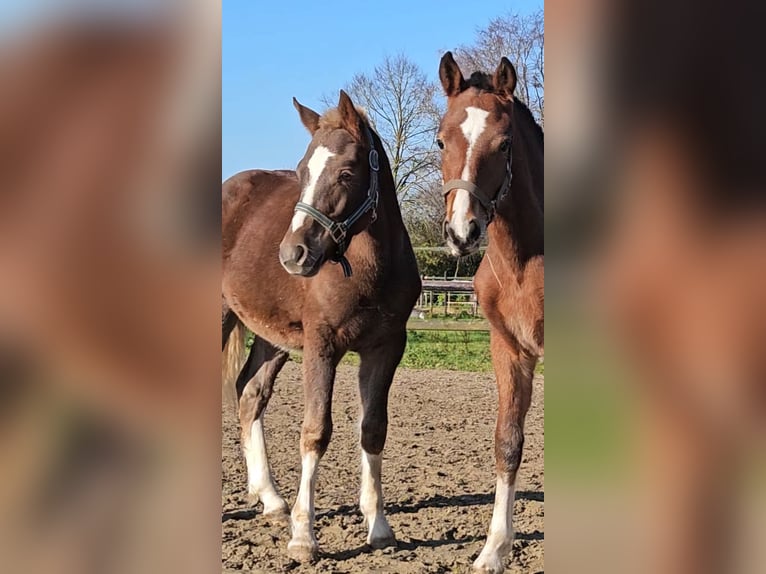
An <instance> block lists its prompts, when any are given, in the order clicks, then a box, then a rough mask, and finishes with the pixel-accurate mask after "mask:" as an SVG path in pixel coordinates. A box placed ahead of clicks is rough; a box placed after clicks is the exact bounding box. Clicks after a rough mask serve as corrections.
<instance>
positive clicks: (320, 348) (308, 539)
mask: <svg viewBox="0 0 766 574" xmlns="http://www.w3.org/2000/svg"><path fill="white" fill-rule="evenodd" d="M338 358H339V357H337V356H336V355H335V353H334V352H333V350H332V349H330V348H329V347H328V345H327V344H326V343H324V342H319V341H317V342H315V343H314V344H311V345H307V346H306V347H305V348H304V354H303V396H304V401H305V411H304V416H303V427H302V429H301V482H300V487H299V489H298V497H297V499H296V501H295V505H294V506H293V510H292V513H291V515H290V522H291V527H292V538H291V539H290V542H289V543H288V545H287V552H288V554H289V555H290V557H291V558H293V559H294V560H297V561H299V562H312V561H314V560H316V558H317V555H318V553H319V545H318V544H317V541H316V537H315V536H314V491H315V489H316V476H317V470H318V468H319V461H320V460H321V458H322V456H323V455H324V453H325V451H326V450H327V446H328V445H329V444H330V437H331V435H332V389H333V383H334V381H335V366H336V364H337V360H338Z"/></svg>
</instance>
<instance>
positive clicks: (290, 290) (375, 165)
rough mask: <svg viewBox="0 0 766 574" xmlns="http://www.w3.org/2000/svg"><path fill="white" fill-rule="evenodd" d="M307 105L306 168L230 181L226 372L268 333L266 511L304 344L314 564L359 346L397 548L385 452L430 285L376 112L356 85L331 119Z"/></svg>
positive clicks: (260, 404)
mask: <svg viewBox="0 0 766 574" xmlns="http://www.w3.org/2000/svg"><path fill="white" fill-rule="evenodd" d="M293 104H294V105H295V107H296V109H297V110H298V113H299V115H300V118H301V121H302V122H303V125H304V126H305V127H306V128H307V129H308V131H309V132H310V133H311V136H312V140H311V143H310V144H309V147H308V150H307V152H306V155H305V156H304V157H303V159H302V160H301V161H300V162H299V164H298V168H297V170H296V172H292V171H261V170H254V171H246V172H242V173H239V174H237V175H235V176H233V177H231V178H230V179H228V180H227V181H226V182H224V184H223V197H222V201H223V299H224V302H223V344H224V349H225V351H226V355H227V356H226V360H225V361H224V366H225V367H226V366H227V365H228V366H229V367H230V368H229V373H234V374H236V371H235V370H232V368H231V367H232V366H233V364H234V362H235V361H237V360H238V359H240V357H241V355H239V353H241V352H242V346H243V345H242V343H243V338H244V333H245V330H244V327H247V328H249V329H250V330H251V331H252V332H253V333H254V334H255V341H254V343H253V346H252V348H251V350H250V354H249V356H248V357H247V360H246V361H245V364H244V366H243V368H242V371H241V372H240V373H239V376H238V378H237V379H236V390H237V396H238V399H239V419H240V424H241V432H242V435H241V436H242V439H241V440H242V448H243V451H244V455H245V460H246V463H247V471H248V491H249V494H250V495H251V497H253V498H254V499H255V501H258V500H260V501H261V502H262V503H263V512H264V514H271V513H283V512H285V511H286V509H287V505H286V504H285V501H284V500H283V499H282V498H281V497H280V495H279V493H278V491H277V488H276V486H275V484H274V481H273V479H272V477H271V472H270V467H269V463H268V460H267V456H266V444H265V440H264V433H263V413H264V410H265V409H266V406H267V404H268V402H269V398H270V396H271V392H272V388H273V385H274V380H275V378H276V376H277V374H278V373H279V371H280V369H281V368H282V366H283V365H284V364H285V362H286V361H287V358H288V351H287V350H288V349H302V350H303V392H304V403H305V413H304V418H303V428H302V431H301V440H300V449H301V460H302V473H301V481H300V488H299V490H298V497H297V501H296V503H295V506H294V507H293V509H292V513H291V525H292V539H291V540H290V542H289V544H288V553H289V554H290V555H291V557H293V558H295V559H296V560H299V561H311V560H314V559H315V558H316V556H317V553H318V546H317V541H316V538H315V536H314V488H315V482H316V474H317V467H318V465H319V461H320V459H321V458H322V455H323V454H324V453H325V450H326V449H327V445H328V443H329V442H330V435H331V433H332V414H331V403H332V390H333V382H334V379H335V369H336V366H337V364H338V362H339V361H340V359H341V358H342V357H343V355H344V354H345V353H346V352H347V351H349V350H351V351H356V352H358V353H359V356H360V361H361V362H360V367H359V392H360V396H361V406H362V421H361V446H362V479H361V496H360V506H361V510H362V513H363V514H364V517H365V520H366V523H367V525H368V528H369V534H368V536H367V543H368V544H370V545H371V546H372V547H375V548H380V547H384V546H388V545H391V544H394V543H395V538H394V534H393V532H392V530H391V528H390V526H389V525H388V522H387V520H386V518H385V516H384V515H383V494H382V489H381V458H382V454H381V453H382V451H383V446H384V444H385V441H386V431H387V425H388V412H387V408H388V392H389V388H390V386H391V382H392V380H393V376H394V371H395V370H396V367H397V366H398V364H399V361H400V359H401V357H402V353H403V352H404V346H405V342H406V324H407V319H408V317H409V314H410V312H411V310H412V308H413V306H414V304H415V301H416V299H417V297H418V295H419V293H420V279H419V276H418V270H417V264H416V261H415V255H414V253H413V251H412V246H411V244H410V239H409V236H408V235H407V231H406V229H405V227H404V224H403V222H402V216H401V213H400V211H399V204H398V202H397V198H396V193H395V186H394V180H393V177H392V175H391V167H390V165H389V162H388V158H387V157H386V154H385V151H384V149H383V145H382V143H381V140H380V138H379V136H378V135H377V134H376V133H375V132H374V131H373V130H372V128H371V127H370V124H369V122H368V120H367V119H366V117H365V116H364V115H363V114H362V113H360V112H359V111H358V110H356V109H355V108H354V105H353V103H352V102H351V99H350V98H349V97H348V95H347V94H346V93H345V92H343V91H341V93H340V100H339V103H338V107H337V109H332V110H330V111H328V112H327V113H325V114H324V115H322V116H320V115H319V114H317V113H316V112H314V111H313V110H310V109H309V108H306V107H304V106H302V105H301V104H299V103H298V102H297V101H296V100H293ZM280 240H281V243H280ZM328 261H329V262H338V263H341V265H339V266H336V265H328V264H327V262H328ZM230 335H231V336H232V338H233V340H229V338H230ZM227 341H228V343H229V344H228V345H227ZM232 343H236V344H232ZM231 379H233V377H231Z"/></svg>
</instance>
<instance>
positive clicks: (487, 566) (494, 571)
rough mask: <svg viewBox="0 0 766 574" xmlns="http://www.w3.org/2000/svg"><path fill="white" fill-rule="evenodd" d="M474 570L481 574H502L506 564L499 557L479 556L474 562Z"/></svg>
mask: <svg viewBox="0 0 766 574" xmlns="http://www.w3.org/2000/svg"><path fill="white" fill-rule="evenodd" d="M473 572H476V573H481V574H502V573H503V572H505V565H504V564H503V561H502V560H500V559H499V558H497V557H495V558H485V557H482V556H479V557H478V558H477V559H476V562H474V563H473Z"/></svg>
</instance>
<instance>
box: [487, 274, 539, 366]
mask: <svg viewBox="0 0 766 574" xmlns="http://www.w3.org/2000/svg"><path fill="white" fill-rule="evenodd" d="M538 283H539V282H538V281H537V277H536V273H535V274H534V275H527V274H525V275H524V276H522V280H521V281H519V280H518V279H517V277H510V278H509V279H508V280H506V281H501V280H500V279H499V278H498V277H497V274H496V272H493V271H492V269H491V268H490V267H489V265H487V266H486V267H485V265H484V263H482V266H481V267H480V269H479V272H478V273H477V274H476V278H475V280H474V285H475V288H476V292H477V299H478V301H479V305H480V306H481V308H482V310H483V312H484V314H485V316H486V317H487V319H488V320H489V322H490V325H492V327H493V328H495V329H497V330H498V331H499V332H500V333H501V334H502V335H503V338H504V339H505V340H506V341H507V342H508V344H511V345H514V346H517V345H520V346H522V347H524V348H525V349H526V350H528V351H530V352H533V353H535V354H539V353H541V352H542V347H543V334H542V333H543V331H542V324H543V291H542V283H540V284H539V285H538Z"/></svg>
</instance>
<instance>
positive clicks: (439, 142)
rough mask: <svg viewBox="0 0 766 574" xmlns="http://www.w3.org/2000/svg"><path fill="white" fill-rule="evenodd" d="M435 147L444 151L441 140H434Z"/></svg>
mask: <svg viewBox="0 0 766 574" xmlns="http://www.w3.org/2000/svg"><path fill="white" fill-rule="evenodd" d="M436 145H438V146H439V149H444V142H443V141H442V140H441V139H437V140H436Z"/></svg>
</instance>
